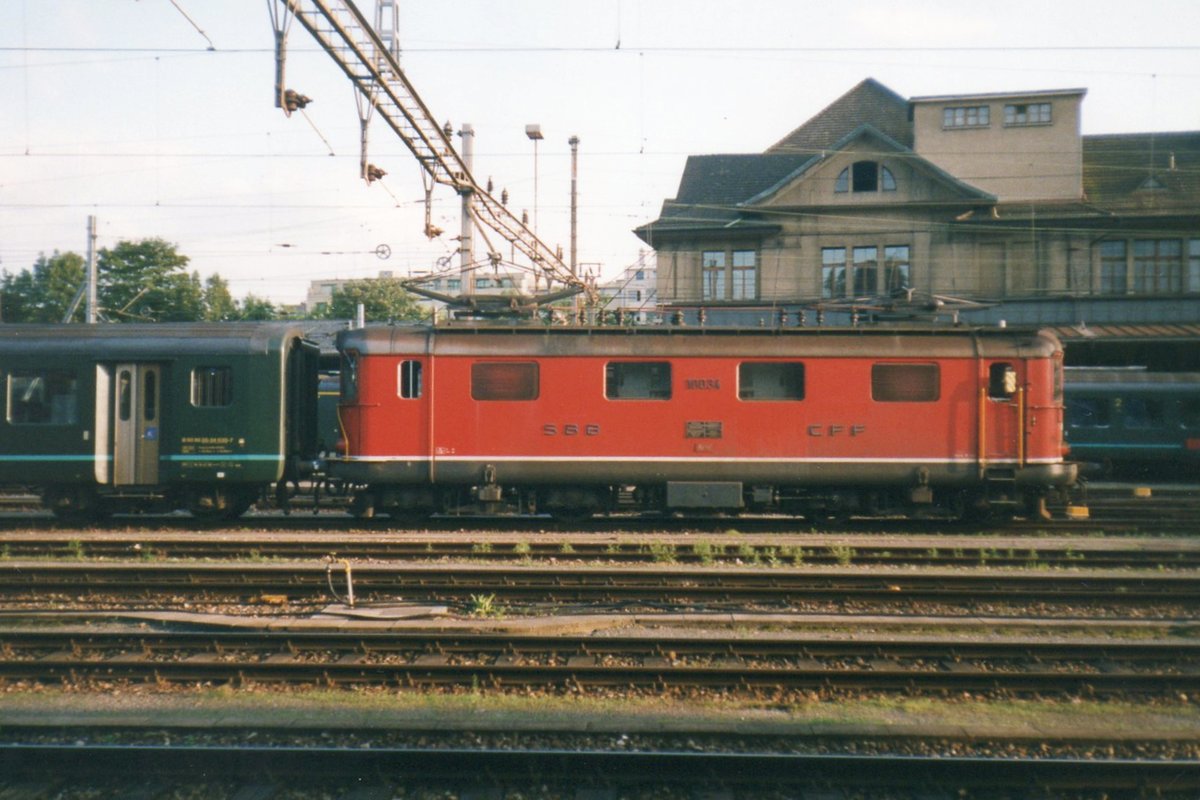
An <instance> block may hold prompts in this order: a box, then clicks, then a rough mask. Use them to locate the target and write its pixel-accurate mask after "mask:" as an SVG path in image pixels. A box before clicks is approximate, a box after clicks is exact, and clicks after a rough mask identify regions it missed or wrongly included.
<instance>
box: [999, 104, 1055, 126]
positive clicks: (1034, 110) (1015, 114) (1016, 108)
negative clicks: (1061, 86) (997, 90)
mask: <svg viewBox="0 0 1200 800" xmlns="http://www.w3.org/2000/svg"><path fill="white" fill-rule="evenodd" d="M1004 124H1005V125H1008V126H1018V125H1049V124H1050V104H1049V103H1013V104H1011V105H1007V106H1005V107H1004Z"/></svg>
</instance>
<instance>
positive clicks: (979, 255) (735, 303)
mask: <svg viewBox="0 0 1200 800" xmlns="http://www.w3.org/2000/svg"><path fill="white" fill-rule="evenodd" d="M1085 96H1086V90H1085V89H1081V88H1072V89H1056V90H1036V91H1027V92H998V93H986V94H969V95H942V96H936V97H932V96H931V97H914V98H911V99H906V98H904V97H902V96H900V95H898V94H896V93H895V92H893V91H892V90H891V89H889V88H887V87H886V86H883V85H882V84H880V83H879V82H877V81H875V80H873V79H867V80H865V81H863V82H862V83H860V84H858V85H857V86H855V87H854V88H853V89H851V90H850V91H849V92H847V93H846V94H845V95H843V96H842V97H840V98H839V99H837V100H836V101H834V102H833V103H832V104H830V105H829V106H828V107H827V108H825V109H824V110H823V111H821V112H820V113H819V114H817V115H816V116H815V117H813V118H812V119H810V120H808V121H807V122H805V123H804V124H803V125H801V126H800V127H799V128H797V129H795V130H794V131H792V132H791V133H789V134H787V135H786V136H784V137H783V138H782V139H780V140H779V141H778V142H777V143H776V144H774V145H772V146H771V147H770V148H768V149H767V150H766V151H765V152H762V153H751V154H725V155H700V156H690V157H689V158H688V160H687V164H686V166H685V167H684V171H683V175H682V177H681V179H680V183H679V189H678V192H677V193H676V196H675V197H673V198H670V199H668V200H666V201H665V202H664V203H663V206H662V211H661V213H660V215H659V217H658V219H656V220H654V221H652V222H649V223H647V224H645V225H642V226H641V227H639V228H637V229H636V231H635V233H636V234H637V235H638V236H639V237H640V238H641V239H642V240H643V241H645V242H646V243H647V244H648V245H650V246H651V247H653V248H654V251H655V254H656V256H657V267H658V269H657V284H658V285H657V291H658V300H659V302H660V304H661V305H663V306H664V308H665V309H670V308H671V307H676V308H692V309H697V308H704V309H705V311H706V313H707V315H708V318H709V319H713V318H714V313H717V314H719V313H720V312H721V311H726V312H733V311H738V310H743V311H746V312H749V313H758V312H759V311H761V310H762V309H777V308H781V309H785V310H786V309H787V308H789V307H798V308H805V307H812V306H814V305H818V306H819V305H820V304H822V303H827V304H831V305H833V304H838V303H843V304H844V303H847V302H853V301H854V300H855V299H856V298H863V299H866V298H872V297H879V296H883V295H889V294H898V293H904V292H909V291H915V292H921V293H925V294H930V295H946V296H954V297H961V298H969V299H974V300H977V301H981V302H988V303H1000V304H1002V305H1003V306H1004V307H1005V309H1006V310H1005V312H1003V313H1005V314H1006V315H1007V316H1009V317H1010V318H1014V319H1015V318H1017V317H1020V316H1022V315H1023V316H1024V317H1027V318H1028V320H1030V321H1039V322H1047V321H1054V322H1075V321H1078V320H1077V319H1074V317H1079V318H1082V317H1083V316H1085V315H1087V316H1088V318H1089V321H1099V322H1104V321H1120V322H1124V321H1187V322H1196V321H1200V302H1197V300H1200V132H1195V131H1193V132H1182V133H1179V132H1173V133H1137V134H1117V135H1087V136H1084V135H1082V134H1081V116H1082V111H1083V101H1084V98H1085ZM1014 313H1015V314H1016V317H1014Z"/></svg>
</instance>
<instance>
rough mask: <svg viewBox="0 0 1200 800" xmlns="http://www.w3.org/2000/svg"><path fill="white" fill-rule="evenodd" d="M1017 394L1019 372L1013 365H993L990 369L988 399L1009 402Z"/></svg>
mask: <svg viewBox="0 0 1200 800" xmlns="http://www.w3.org/2000/svg"><path fill="white" fill-rule="evenodd" d="M1016 393H1017V370H1016V368H1015V367H1013V365H1012V364H1005V363H998V364H992V366H991V367H989V368H988V397H990V398H992V399H993V400H1007V399H1009V398H1010V397H1013V396H1014V395H1016Z"/></svg>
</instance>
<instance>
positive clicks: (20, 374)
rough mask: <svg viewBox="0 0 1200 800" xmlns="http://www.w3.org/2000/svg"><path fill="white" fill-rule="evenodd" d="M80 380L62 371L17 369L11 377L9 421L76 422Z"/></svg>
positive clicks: (25, 423)
mask: <svg viewBox="0 0 1200 800" xmlns="http://www.w3.org/2000/svg"><path fill="white" fill-rule="evenodd" d="M78 395H79V382H78V381H77V380H76V379H75V375H74V374H72V373H70V372H65V371H61V370H51V371H45V372H43V371H34V370H29V371H25V370H16V371H14V372H12V373H11V374H10V375H9V376H8V421H9V422H10V423H12V424H13V425H74V424H75V423H76V422H77V421H78V405H79V403H78Z"/></svg>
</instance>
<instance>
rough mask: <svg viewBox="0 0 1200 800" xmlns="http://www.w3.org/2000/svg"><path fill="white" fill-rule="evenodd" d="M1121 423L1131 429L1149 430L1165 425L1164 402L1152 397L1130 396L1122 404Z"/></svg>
mask: <svg viewBox="0 0 1200 800" xmlns="http://www.w3.org/2000/svg"><path fill="white" fill-rule="evenodd" d="M1121 424H1122V425H1123V426H1124V427H1125V428H1129V429H1141V430H1147V429H1150V428H1161V427H1162V426H1163V404H1162V401H1161V400H1157V399H1155V398H1152V397H1130V398H1128V399H1127V400H1125V402H1124V403H1123V404H1122V408H1121Z"/></svg>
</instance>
